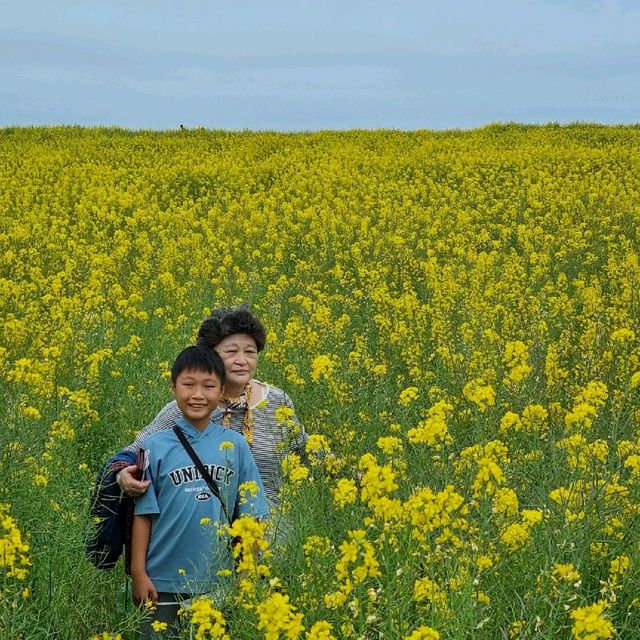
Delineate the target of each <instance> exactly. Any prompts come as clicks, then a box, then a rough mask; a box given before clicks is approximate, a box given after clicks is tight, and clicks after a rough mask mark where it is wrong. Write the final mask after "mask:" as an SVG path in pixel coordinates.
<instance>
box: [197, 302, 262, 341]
mask: <svg viewBox="0 0 640 640" xmlns="http://www.w3.org/2000/svg"><path fill="white" fill-rule="evenodd" d="M235 333H244V334H246V335H248V336H251V337H252V338H253V339H254V340H255V342H256V347H257V349H258V351H262V350H263V349H264V345H265V343H266V342H267V335H266V332H265V330H264V326H263V325H262V322H260V320H258V318H256V316H254V315H253V313H251V311H250V310H249V306H248V305H246V304H241V305H239V306H237V307H220V308H219V309H214V310H213V312H212V313H211V315H210V316H209V317H208V318H207V319H206V320H205V321H204V322H203V323H202V324H201V325H200V329H199V330H198V340H197V343H198V345H202V346H205V347H209V348H210V349H213V348H215V347H216V346H217V345H218V344H220V342H222V340H224V339H225V338H226V337H227V336H232V335H233V334H235Z"/></svg>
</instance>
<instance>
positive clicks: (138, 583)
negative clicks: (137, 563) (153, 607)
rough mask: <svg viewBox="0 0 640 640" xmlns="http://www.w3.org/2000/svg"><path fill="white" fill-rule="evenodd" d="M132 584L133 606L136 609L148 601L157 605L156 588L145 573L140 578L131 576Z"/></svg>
mask: <svg viewBox="0 0 640 640" xmlns="http://www.w3.org/2000/svg"><path fill="white" fill-rule="evenodd" d="M132 582H133V585H132V592H133V604H135V605H136V607H140V606H142V605H144V603H145V602H149V601H150V602H152V603H153V604H157V602H158V592H157V591H156V586H155V585H154V584H153V582H151V578H149V576H148V575H147V574H146V573H145V574H143V575H141V576H136V577H134V576H132Z"/></svg>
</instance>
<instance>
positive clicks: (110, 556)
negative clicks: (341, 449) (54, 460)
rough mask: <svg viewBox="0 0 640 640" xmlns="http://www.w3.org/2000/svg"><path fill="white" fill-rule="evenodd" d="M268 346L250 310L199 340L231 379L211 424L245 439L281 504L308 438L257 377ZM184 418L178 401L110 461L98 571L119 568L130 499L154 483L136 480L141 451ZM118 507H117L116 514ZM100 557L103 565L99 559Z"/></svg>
mask: <svg viewBox="0 0 640 640" xmlns="http://www.w3.org/2000/svg"><path fill="white" fill-rule="evenodd" d="M265 342H266V335H265V330H264V327H263V326H262V323H261V322H260V320H258V318H256V316H254V315H253V314H252V313H251V311H250V310H249V308H248V307H247V306H245V305H241V306H238V307H234V308H220V309H216V310H214V311H213V313H212V314H211V316H210V317H209V318H207V319H206V320H205V321H204V322H203V323H202V325H201V326H200V329H199V331H198V338H197V343H198V344H199V345H204V346H206V347H209V348H211V349H215V350H216V351H217V352H218V353H219V354H220V356H221V357H222V360H223V362H224V365H225V370H226V375H227V381H226V384H225V388H224V395H223V396H221V398H220V404H219V406H218V409H217V410H215V411H214V412H213V414H212V415H211V420H212V421H213V422H217V423H219V424H223V425H224V426H226V427H228V428H230V429H233V430H234V431H237V432H239V433H241V434H243V435H244V437H245V438H246V440H247V442H248V443H249V445H250V447H251V452H252V454H253V457H254V459H255V461H256V465H257V467H258V471H259V473H260V477H261V479H262V483H263V485H264V489H265V493H266V498H267V500H268V502H269V503H270V504H271V505H275V504H277V503H278V491H279V489H280V483H281V479H282V460H283V458H284V456H285V455H286V454H287V453H289V452H291V451H295V452H297V453H303V452H304V445H305V442H306V440H307V434H306V433H305V431H304V428H303V427H302V425H300V423H299V422H298V419H297V418H296V415H295V412H294V409H293V404H292V402H291V398H289V396H288V395H287V394H286V393H285V392H284V391H282V389H278V388H277V387H273V386H271V385H268V384H266V383H264V382H260V381H259V380H256V379H255V378H254V376H255V373H256V368H257V366H258V359H259V354H260V352H261V351H262V349H264V346H265ZM282 407H286V408H288V409H289V410H290V411H287V412H286V413H285V415H286V420H282V419H280V420H279V419H278V416H277V411H278V409H281V408H282ZM179 417H181V412H180V409H179V408H178V406H177V404H176V402H175V400H174V401H172V402H170V403H169V404H167V405H166V406H165V407H164V408H163V409H162V410H161V411H160V413H158V415H157V416H156V417H155V419H154V420H153V422H151V424H149V425H147V426H146V427H145V428H144V429H142V431H140V433H139V434H138V436H137V437H136V439H135V441H134V443H133V444H132V445H130V446H129V447H127V448H126V449H124V450H123V451H121V452H119V453H118V454H116V455H115V456H113V458H111V460H109V462H108V463H107V466H106V468H105V470H104V471H103V473H102V474H101V476H100V479H99V483H98V488H97V498H94V504H95V505H98V507H104V505H105V504H106V505H107V506H106V507H105V509H106V510H107V513H106V514H105V513H99V512H95V513H94V515H96V516H98V517H102V518H103V519H104V524H103V526H102V527H101V528H99V530H98V532H97V537H95V538H93V539H92V540H91V542H90V544H89V547H88V555H89V557H90V558H91V559H92V561H93V562H94V563H95V564H97V565H98V566H101V567H102V568H109V567H111V566H113V565H114V564H115V562H116V561H117V559H118V556H119V555H120V553H121V549H122V544H123V543H124V537H123V536H124V533H123V534H122V539H121V536H120V532H124V530H125V526H124V524H123V522H124V520H125V519H126V511H127V508H128V504H127V503H128V501H127V500H126V496H130V497H135V496H139V495H142V494H143V493H144V492H145V491H146V490H147V486H148V481H143V480H137V479H136V478H135V477H134V474H135V472H136V465H135V464H134V462H135V459H136V455H137V452H138V450H139V449H140V448H141V446H142V444H143V442H144V441H145V439H146V438H147V437H148V436H149V435H151V434H152V433H155V432H156V431H158V430H160V429H171V428H172V427H173V425H174V423H175V420H176V418H179ZM114 479H115V480H116V481H117V485H116V484H115V482H114ZM120 490H122V493H121V492H120ZM123 494H124V495H123ZM109 501H111V506H109V505H108V502H109ZM113 505H117V506H115V510H114V508H113ZM105 549H108V551H105ZM92 550H93V553H92ZM92 555H93V557H92ZM96 555H97V556H98V557H99V558H100V560H98V561H96V560H95V556H96Z"/></svg>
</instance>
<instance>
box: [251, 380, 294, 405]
mask: <svg viewBox="0 0 640 640" xmlns="http://www.w3.org/2000/svg"><path fill="white" fill-rule="evenodd" d="M255 382H256V383H257V384H259V385H261V387H262V388H263V393H262V400H263V401H265V400H266V402H267V403H268V404H269V405H282V404H286V405H293V402H292V401H291V398H290V397H289V394H288V393H287V392H286V391H285V390H284V389H280V387H276V386H274V385H272V384H269V383H268V382H261V381H259V380H256V381H255Z"/></svg>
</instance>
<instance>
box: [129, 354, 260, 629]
mask: <svg viewBox="0 0 640 640" xmlns="http://www.w3.org/2000/svg"><path fill="white" fill-rule="evenodd" d="M224 381H225V369H224V364H223V362H222V360H221V358H220V356H219V355H218V354H217V353H216V352H215V351H214V350H213V349H204V348H202V347H197V346H196V347H188V348H187V349H185V350H184V351H182V352H181V353H180V354H179V355H178V357H177V358H176V361H175V362H174V364H173V367H172V369H171V390H172V391H173V395H174V396H175V398H176V402H177V404H178V407H179V409H180V411H181V412H182V416H183V417H182V418H178V419H177V420H176V424H177V426H178V427H179V428H180V429H181V430H182V432H183V433H184V434H185V436H186V437H187V439H188V441H189V443H190V444H191V446H192V447H193V449H194V450H195V452H196V454H197V455H198V457H199V458H200V459H201V461H202V463H203V464H204V466H205V467H206V468H207V469H208V470H209V472H210V474H211V476H212V477H213V479H214V481H215V482H216V484H217V486H218V488H219V490H220V498H221V499H222V500H224V502H225V505H226V509H227V512H228V513H229V516H230V517H231V519H232V520H233V518H234V517H238V516H240V515H244V514H250V515H252V516H254V517H261V516H266V515H267V514H268V511H269V510H268V506H267V503H266V500H265V499H264V489H263V486H262V481H261V480H260V476H259V474H258V470H257V468H256V464H255V462H254V460H253V457H252V455H251V451H250V449H249V445H248V444H247V443H246V441H245V439H244V438H243V437H242V435H240V434H238V433H236V432H235V431H232V430H231V429H225V428H224V427H223V426H221V425H218V424H214V423H211V422H210V421H209V419H210V416H211V412H212V411H213V410H214V409H215V408H216V407H217V406H218V400H219V398H220V395H221V394H222V390H223V385H224ZM144 448H145V450H146V454H147V458H148V459H147V461H146V463H145V479H146V480H149V481H150V485H149V489H148V490H147V492H146V493H145V494H144V495H143V496H141V497H140V498H138V499H137V501H136V507H135V515H134V521H133V533H132V540H131V577H132V580H133V598H134V602H136V604H140V603H142V602H144V601H151V602H153V604H154V605H156V610H155V612H154V614H153V615H152V618H151V620H149V621H148V622H146V623H144V624H143V627H142V637H143V638H153V637H157V634H155V632H154V631H153V629H152V626H151V624H152V622H153V621H156V620H157V621H160V622H167V623H168V624H169V629H168V630H167V632H168V633H169V632H175V631H176V628H177V626H178V620H177V613H178V610H179V609H180V601H181V600H183V599H185V598H188V597H190V596H192V595H195V594H201V593H205V592H207V591H210V590H211V585H212V583H215V582H216V581H217V578H216V572H217V571H218V570H220V569H223V568H229V567H230V566H231V561H230V557H229V554H228V551H227V546H226V544H225V542H224V540H221V539H220V537H219V536H218V535H217V530H216V528H214V527H212V526H210V525H207V526H205V525H203V524H202V523H201V521H203V518H206V520H204V522H210V523H213V524H214V525H216V524H217V523H221V524H225V523H226V517H225V514H224V510H223V509H222V505H221V502H220V500H219V499H218V498H217V497H216V496H215V495H212V492H211V490H210V489H209V487H208V485H207V483H206V481H205V480H204V479H203V478H202V477H201V475H200V473H199V472H198V470H197V468H196V466H195V465H194V463H193V461H192V459H191V458H190V457H189V454H188V453H187V451H186V450H185V448H184V447H183V445H182V444H181V442H180V441H179V440H178V437H177V436H176V434H175V433H174V431H173V430H172V429H167V430H163V431H158V432H156V433H154V434H152V435H151V436H149V437H148V438H147V440H146V441H145V442H144ZM244 482H255V483H256V484H257V485H258V487H259V491H258V494H257V495H256V496H255V497H253V498H251V499H249V500H241V499H242V498H243V497H244V496H243V495H241V492H239V490H238V488H239V486H240V485H241V484H242V483H244ZM241 502H244V504H241Z"/></svg>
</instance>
